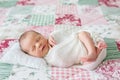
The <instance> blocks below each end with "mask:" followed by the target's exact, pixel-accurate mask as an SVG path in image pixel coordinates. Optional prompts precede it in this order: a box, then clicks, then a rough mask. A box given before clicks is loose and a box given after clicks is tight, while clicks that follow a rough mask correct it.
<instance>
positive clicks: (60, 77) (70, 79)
mask: <svg viewBox="0 0 120 80" xmlns="http://www.w3.org/2000/svg"><path fill="white" fill-rule="evenodd" d="M81 73H82V74H81ZM51 75H52V80H92V78H91V76H90V72H89V71H86V70H82V69H80V68H57V67H52V70H51Z"/></svg>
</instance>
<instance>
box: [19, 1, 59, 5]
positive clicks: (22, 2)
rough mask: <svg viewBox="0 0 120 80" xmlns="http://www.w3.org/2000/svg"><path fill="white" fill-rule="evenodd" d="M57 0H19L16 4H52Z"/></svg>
mask: <svg viewBox="0 0 120 80" xmlns="http://www.w3.org/2000/svg"><path fill="white" fill-rule="evenodd" d="M57 3H58V0H19V1H18V2H17V5H44V4H46V5H54V4H57Z"/></svg>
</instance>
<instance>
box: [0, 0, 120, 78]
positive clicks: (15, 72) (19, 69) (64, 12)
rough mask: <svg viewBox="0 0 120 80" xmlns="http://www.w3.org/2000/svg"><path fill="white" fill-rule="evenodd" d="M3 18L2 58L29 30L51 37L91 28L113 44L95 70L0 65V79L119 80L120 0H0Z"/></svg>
mask: <svg viewBox="0 0 120 80" xmlns="http://www.w3.org/2000/svg"><path fill="white" fill-rule="evenodd" d="M0 18H1V19H0V58H1V57H2V56H3V52H5V51H7V50H8V48H9V46H10V45H12V44H13V43H12V42H13V41H15V40H16V39H18V38H19V36H20V35H21V34H22V33H23V32H25V31H27V30H35V31H37V32H40V33H42V34H43V35H45V36H46V37H48V36H49V34H50V33H51V32H52V31H53V30H60V29H61V30H65V31H66V32H68V34H71V33H72V32H74V31H76V30H78V29H89V30H91V31H95V32H98V33H99V34H100V35H101V36H102V37H104V38H107V39H106V41H107V42H109V43H108V44H110V45H109V46H110V47H109V48H108V55H107V57H106V59H105V60H104V61H103V63H101V64H100V65H99V66H98V67H97V68H96V69H95V70H94V71H88V70H83V69H81V68H75V67H70V68H57V67H50V66H47V67H45V68H40V69H35V68H31V67H27V66H23V65H14V64H8V63H2V62H0V80H119V79H120V78H119V77H120V54H119V53H120V52H119V51H120V0H0ZM108 38H109V39H108ZM113 45H115V46H113ZM113 47H114V48H113Z"/></svg>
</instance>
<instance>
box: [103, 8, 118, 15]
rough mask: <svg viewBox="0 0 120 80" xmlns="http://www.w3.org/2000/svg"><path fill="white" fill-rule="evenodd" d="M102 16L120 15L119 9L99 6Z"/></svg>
mask: <svg viewBox="0 0 120 80" xmlns="http://www.w3.org/2000/svg"><path fill="white" fill-rule="evenodd" d="M101 9H102V12H103V14H104V15H116V16H117V15H120V8H116V7H107V6H101Z"/></svg>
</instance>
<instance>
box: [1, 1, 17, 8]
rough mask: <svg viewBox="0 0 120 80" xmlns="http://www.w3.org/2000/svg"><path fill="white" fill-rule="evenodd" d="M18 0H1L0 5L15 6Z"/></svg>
mask: <svg viewBox="0 0 120 80" xmlns="http://www.w3.org/2000/svg"><path fill="white" fill-rule="evenodd" d="M17 1H18V0H0V7H12V6H15V5H16V3H17Z"/></svg>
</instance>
